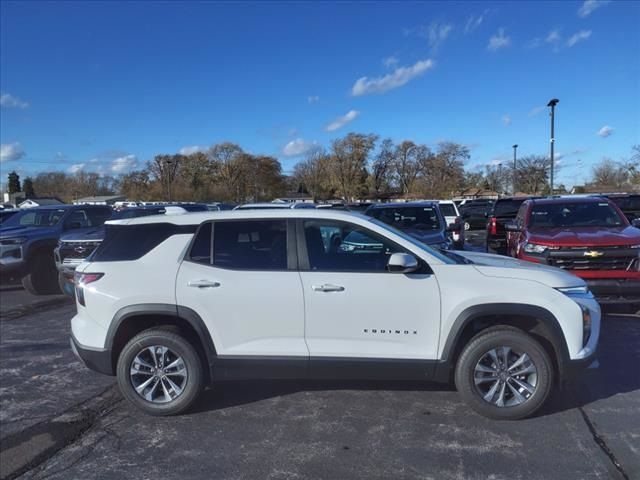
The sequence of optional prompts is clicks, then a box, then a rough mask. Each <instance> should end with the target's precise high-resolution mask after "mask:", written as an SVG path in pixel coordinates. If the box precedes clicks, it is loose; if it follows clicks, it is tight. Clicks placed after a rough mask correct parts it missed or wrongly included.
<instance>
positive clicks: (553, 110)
mask: <svg viewBox="0 0 640 480" xmlns="http://www.w3.org/2000/svg"><path fill="white" fill-rule="evenodd" d="M559 101H560V100H558V99H557V98H553V99H551V100H549V103H547V107H551V154H550V156H549V158H550V159H551V175H550V176H549V186H550V193H551V195H553V167H554V163H555V161H554V156H553V144H554V143H555V141H556V139H555V133H554V121H555V113H556V105H557V104H558V102H559Z"/></svg>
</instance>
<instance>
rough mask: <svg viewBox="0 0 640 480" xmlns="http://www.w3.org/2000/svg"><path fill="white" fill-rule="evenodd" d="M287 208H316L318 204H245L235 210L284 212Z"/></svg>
mask: <svg viewBox="0 0 640 480" xmlns="http://www.w3.org/2000/svg"><path fill="white" fill-rule="evenodd" d="M287 208H316V204H315V203H307V202H271V203H267V202H264V203H245V204H244V205H238V206H237V207H235V208H234V210H282V209H287Z"/></svg>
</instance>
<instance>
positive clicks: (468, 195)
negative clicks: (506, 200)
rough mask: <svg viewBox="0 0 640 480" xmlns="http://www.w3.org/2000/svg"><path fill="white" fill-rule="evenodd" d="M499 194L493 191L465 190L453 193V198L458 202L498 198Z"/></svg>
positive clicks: (482, 189) (474, 188)
mask: <svg viewBox="0 0 640 480" xmlns="http://www.w3.org/2000/svg"><path fill="white" fill-rule="evenodd" d="M499 196H500V194H499V193H498V192H494V191H493V190H486V189H484V188H476V187H473V188H465V189H464V190H460V191H458V192H454V194H453V198H455V199H460V200H474V199H476V198H493V199H495V198H498V197H499Z"/></svg>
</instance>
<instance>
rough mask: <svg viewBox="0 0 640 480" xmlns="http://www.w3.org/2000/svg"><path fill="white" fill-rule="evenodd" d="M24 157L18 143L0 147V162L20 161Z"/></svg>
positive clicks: (4, 144)
mask: <svg viewBox="0 0 640 480" xmlns="http://www.w3.org/2000/svg"><path fill="white" fill-rule="evenodd" d="M24 156H25V153H24V150H23V149H22V145H20V143H19V142H14V143H3V144H2V145H0V162H10V161H11V160H20V159H21V158H23V157H24Z"/></svg>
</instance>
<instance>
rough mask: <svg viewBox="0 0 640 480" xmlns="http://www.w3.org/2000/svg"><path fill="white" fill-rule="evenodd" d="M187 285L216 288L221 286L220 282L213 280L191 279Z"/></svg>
mask: <svg viewBox="0 0 640 480" xmlns="http://www.w3.org/2000/svg"><path fill="white" fill-rule="evenodd" d="M187 285H189V286H190V287H196V288H216V287H219V286H220V282H212V281H211V280H191V281H190V282H188V283H187Z"/></svg>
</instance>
